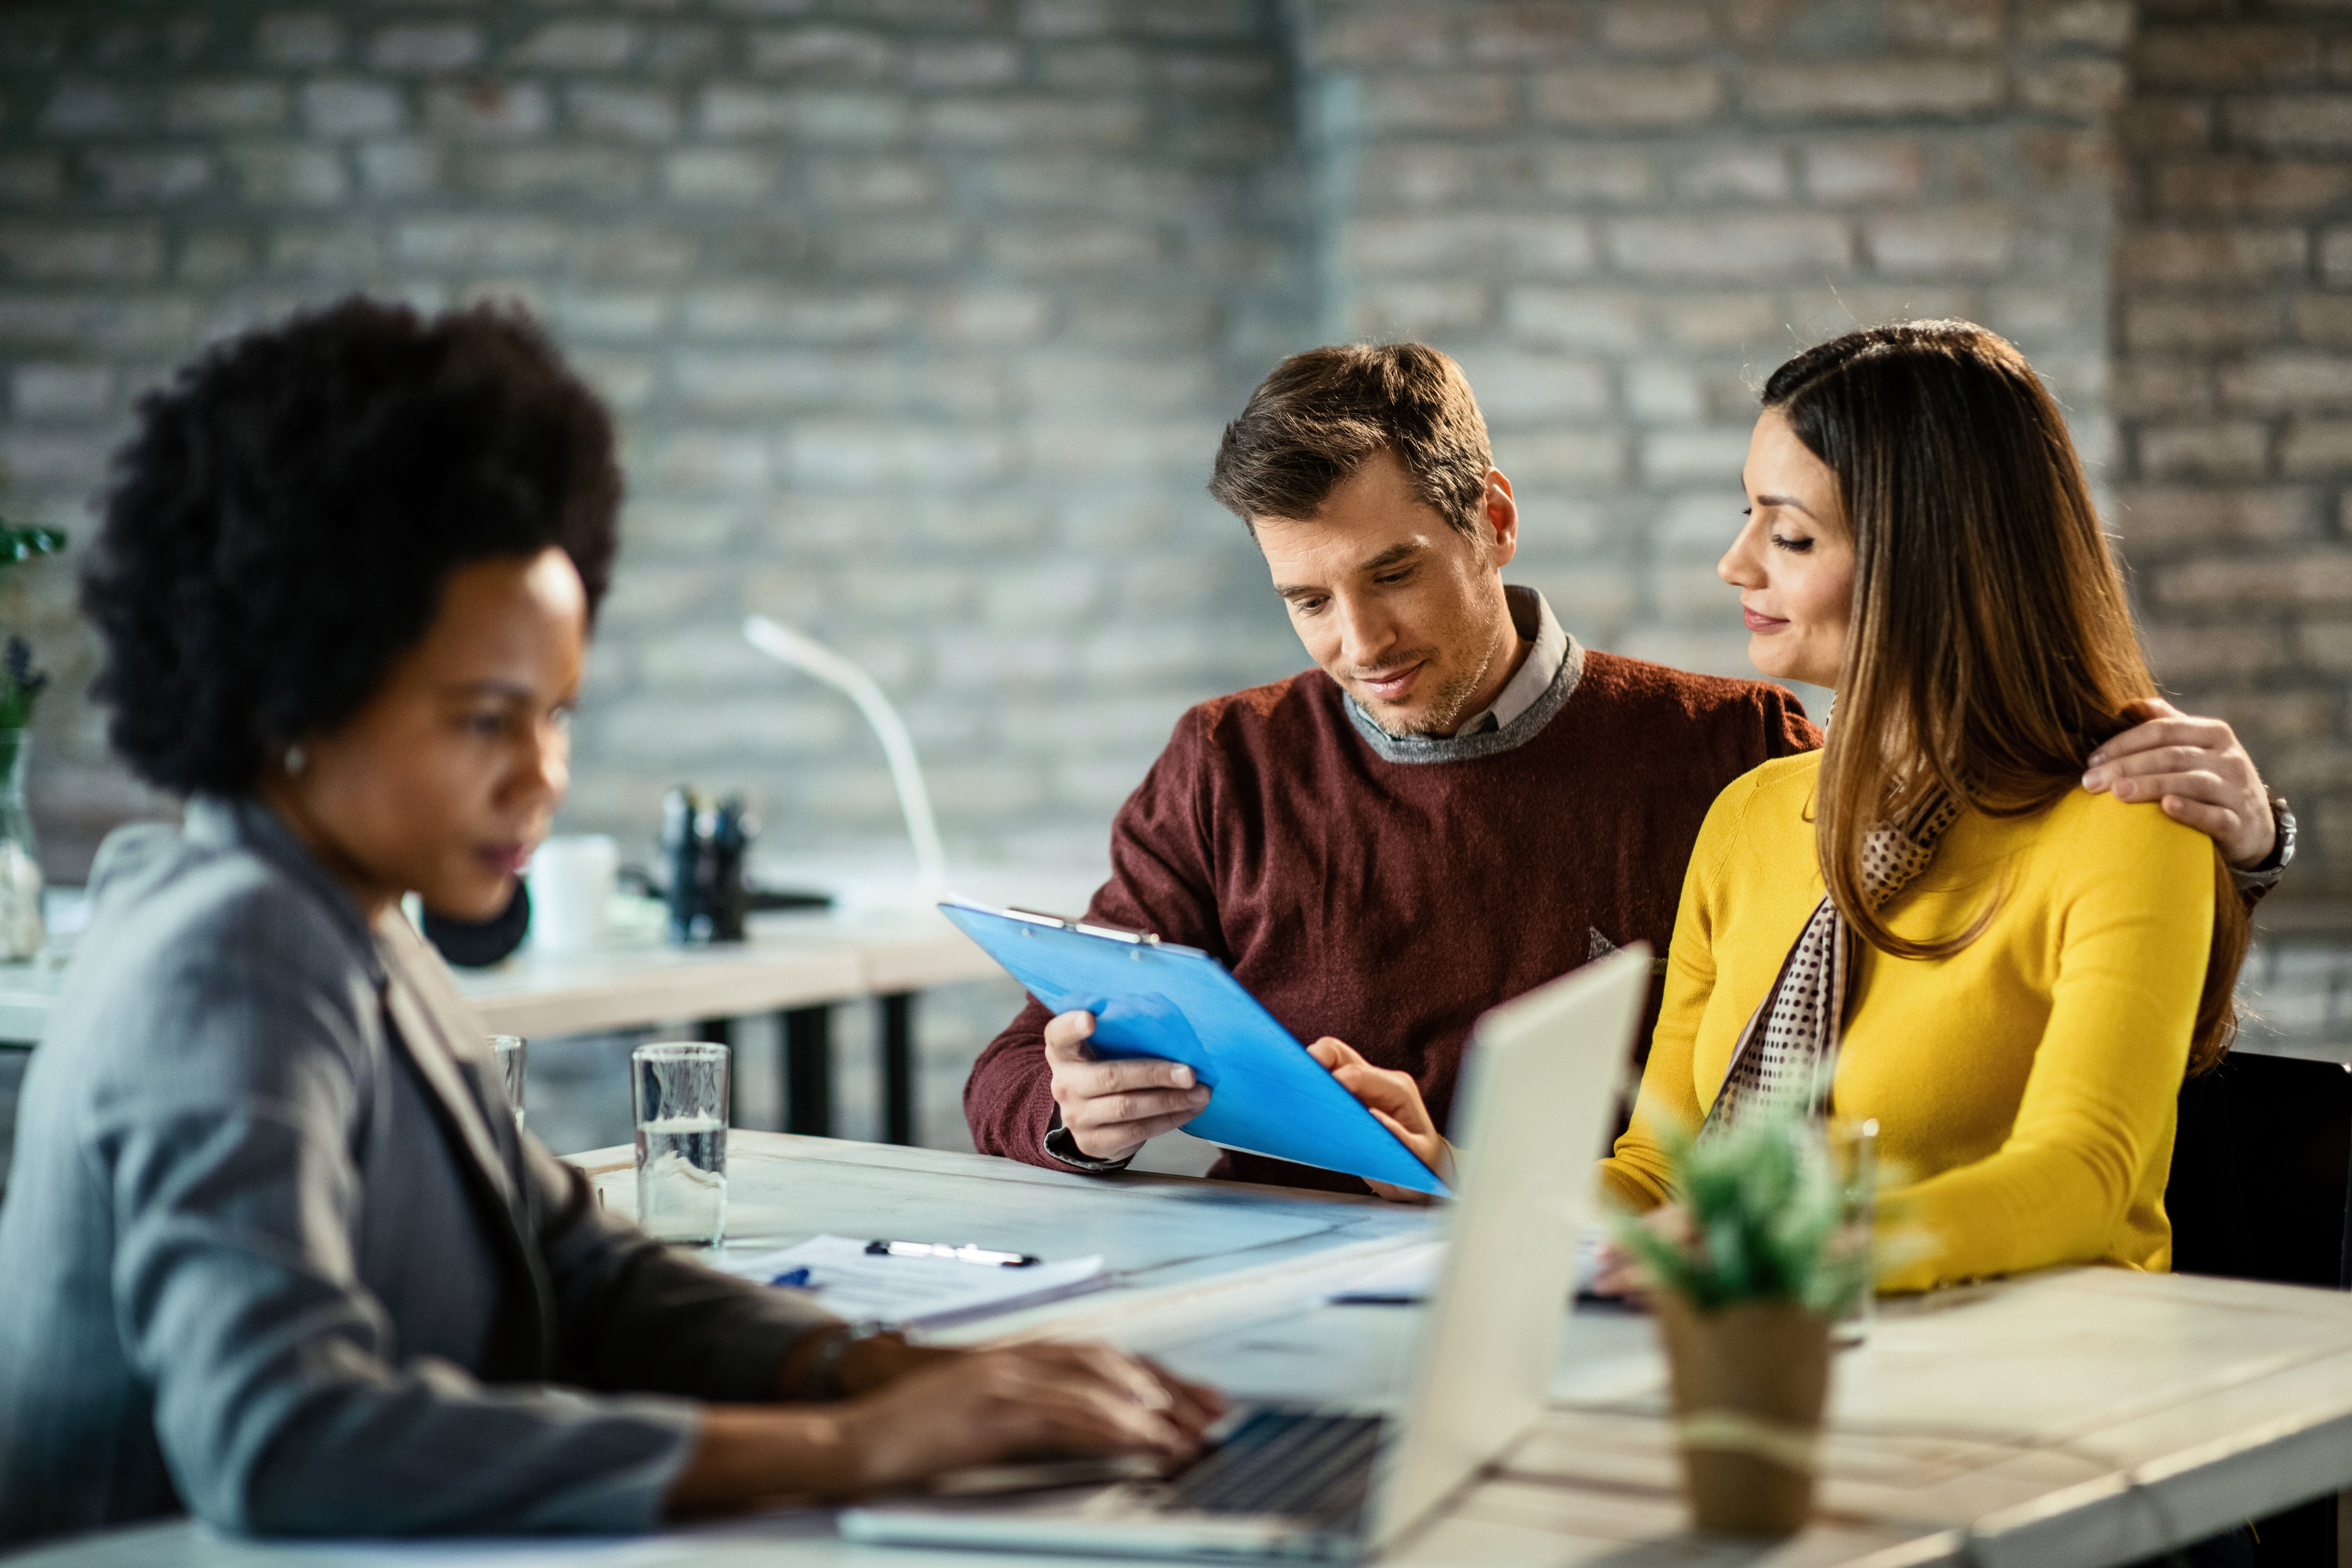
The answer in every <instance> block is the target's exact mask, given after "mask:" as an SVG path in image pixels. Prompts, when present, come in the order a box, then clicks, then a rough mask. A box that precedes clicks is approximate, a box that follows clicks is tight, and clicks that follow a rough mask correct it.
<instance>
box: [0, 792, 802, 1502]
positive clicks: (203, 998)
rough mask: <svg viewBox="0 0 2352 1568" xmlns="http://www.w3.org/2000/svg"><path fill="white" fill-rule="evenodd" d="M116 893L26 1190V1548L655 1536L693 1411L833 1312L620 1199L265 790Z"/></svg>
mask: <svg viewBox="0 0 2352 1568" xmlns="http://www.w3.org/2000/svg"><path fill="white" fill-rule="evenodd" d="M91 886H92V892H93V894H94V896H95V900H96V903H95V908H94V911H93V917H92V920H91V922H90V925H89V930H88V931H85V932H84V933H83V935H82V938H81V941H80V943H79V948H78V950H77V952H76V953H75V956H74V959H73V963H72V967H71V969H70V970H69V971H68V973H67V975H66V977H65V983H64V987H63V991H62V993H61V994H60V995H59V997H58V1005H57V1010H56V1012H55V1013H54V1014H53V1015H52V1016H51V1023H50V1027H49V1033H48V1036H47V1039H46V1040H45V1041H44V1042H43V1043H42V1045H41V1047H40V1048H39V1049H38V1050H37V1051H36V1052H35V1053H34V1057H33V1061H32V1065H31V1068H30V1070H29V1071H28V1072H27V1074H26V1080H25V1085H24V1093H23V1099H22V1101H21V1109H20V1111H19V1131H18V1134H17V1140H16V1159H15V1163H14V1164H13V1165H12V1166H11V1168H10V1172H9V1183H8V1191H7V1201H6V1203H5V1205H0V1542H18V1541H24V1540H28V1539H30V1538H33V1537H36V1536H41V1535H47V1534H53V1533H56V1532H58V1531H70V1530H86V1529H90V1528H93V1527H97V1526H100V1525H108V1524H114V1523H120V1522H122V1521H131V1520H139V1519H146V1518H151V1517H153V1516H156V1515H162V1514H169V1513H176V1512H180V1511H183V1510H184V1511H189V1512H193V1513H194V1514H196V1515H197V1516H198V1517H200V1518H202V1519H204V1520H205V1521H210V1522H211V1523H213V1524H215V1525H217V1526H220V1527H222V1528H224V1529H228V1530H233V1531H252V1532H257V1533H293V1534H338V1535H352V1536H383V1535H407V1534H416V1533H425V1532H433V1531H468V1532H471V1531H635V1530H643V1529H646V1528H647V1527H649V1526H651V1525H653V1524H655V1523H656V1522H657V1521H658V1520H659V1518H660V1515H661V1505H662V1498H663V1494H664V1492H665V1491H666V1490H667V1487H668V1485H669V1483H670V1481H671V1479H673V1478H674V1477H675V1476H676V1475H677V1471H678V1469H679V1468H680V1467H681V1466H683V1465H684V1463H685V1462H686V1459H687V1457H688V1451H689V1450H690V1448H691V1447H692V1445H693V1442H694V1438H695V1434H696V1427H697V1420H696V1415H695V1410H694V1406H693V1405H690V1404H689V1403H688V1400H720V1401H726V1400H735V1401H749V1400H758V1399H763V1398H767V1397H770V1396H771V1393H770V1391H771V1388H772V1384H773V1381H774V1378H775V1373H776V1367H777V1363H778V1361H779V1360H780V1358H781V1357H782V1355H783V1353H784V1352H785V1351H786V1350H787V1348H788V1347H789V1346H790V1345H791V1343H792V1342H793V1340H794V1339H796V1338H797V1337H798V1336H799V1335H800V1334H802V1333H803V1332H805V1331H808V1330H809V1329H811V1328H812V1327H814V1326H816V1325H818V1324H821V1323H825V1322H830V1321H833V1320H832V1319H831V1318H830V1317H829V1316H827V1315H826V1314H824V1313H823V1312H821V1311H819V1310H816V1309H815V1308H814V1307H813V1306H811V1305H809V1304H808V1303H807V1301H806V1300H804V1299H802V1298H795V1297H793V1296H789V1295H786V1294H784V1293H782V1292H778V1291H769V1290H762V1289H759V1288H757V1287H754V1286H750V1285H746V1284H743V1283H741V1282H740V1281H738V1280H735V1279H729V1278H726V1277H724V1276H722V1275H719V1274H717V1273H714V1272H712V1271H710V1270H709V1269H706V1268H701V1267H699V1266H698V1265H697V1264H695V1263H693V1262H691V1261H690V1260H688V1259H686V1258H681V1257H678V1256H677V1255H676V1254H674V1253H671V1252H669V1251H667V1250H666V1249H665V1248H663V1247H660V1246H659V1245H658V1244H656V1243H655V1242H652V1241H650V1240H648V1239H646V1237H644V1236H642V1235H640V1234H639V1233H637V1232H636V1231H635V1229H634V1228H632V1227H630V1226H626V1225H625V1224H623V1223H621V1222H620V1221H618V1220H614V1219H611V1218H608V1217H606V1216H605V1215H604V1214H602V1213H600V1212H599V1211H598V1209H597V1208H596V1206H595V1204H594V1203H593V1199H592V1195H591V1194H590V1192H589V1189H588V1185H587V1183H586V1182H585V1181H584V1180H583V1178H582V1177H581V1175H580V1174H579V1173H577V1172H576V1171H573V1170H572V1169H571V1168H570V1167H569V1166H567V1165H565V1164H563V1163H562V1162H561V1161H558V1160H556V1159H555V1158H553V1157H552V1156H551V1155H550V1154H549V1153H548V1152H546V1151H545V1150H544V1149H542V1148H541V1146H540V1145H539V1144H538V1143H537V1142H535V1141H534V1140H532V1139H530V1138H528V1137H524V1136H521V1135H520V1134H519V1133H518V1132H517V1131H516V1129H515V1125H514V1119H513V1117H512V1115H511V1114H510V1113H509V1110H508V1109H507V1105H506V1100H505V1093H504V1089H503V1088H502V1086H501V1084H500V1080H499V1074H498V1071H497V1069H496V1068H495V1067H494V1066H493V1065H492V1064H491V1062H490V1059H489V1058H488V1048H487V1047H486V1046H485V1044H484V1039H483V1033H482V1026H481V1025H480V1024H479V1023H478V1021H477V1020H475V1018H474V1017H473V1016H472V1015H471V1013H470V1012H469V1011H468V1009H467V1006H466V1005H465V1004H464V1002H463V1001H462V1000H460V999H459V997H458V996H457V992H456V990H455V988H454V987H453V986H452V985H451V984H450V983H449V977H448V974H447V972H446V970H444V969H443V968H442V967H441V964H440V962H439V960H438V958H437V957H436V955H435V954H434V953H433V952H432V951H431V950H430V949H429V948H427V947H426V946H425V943H424V942H423V941H422V940H421V939H420V938H418V937H417V936H416V934H415V931H413V930H412V929H411V928H410V927H409V925H408V922H407V921H405V920H404V919H402V918H401V916H400V915H399V914H398V912H397V911H394V913H392V914H390V915H388V916H387V917H386V918H385V919H384V920H383V921H380V922H378V924H377V925H376V926H375V928H374V929H373V930H370V929H369V928H368V927H367V926H366V925H365V924H364V923H363V922H362V920H361V918H360V914H359V911H358V910H357V908H356V906H354V905H353V904H352V901H351V900H350V899H349V898H348V897H347V896H346V895H345V894H344V893H343V892H342V891H341V889H339V888H338V887H337V886H336V885H335V883H334V882H333V881H332V880H331V879H329V877H328V876H327V874H326V872H325V871H324V870H323V869H321V868H320V866H319V865H318V863H317V862H316V861H315V860H313V859H312V858H310V855H309V854H308V853H307V852H306V851H304V850H303V848H302V847H301V846H300V845H299V842H298V841H297V840H295V838H294V837H292V835H290V834H289V832H288V831H287V830H286V829H285V828H284V827H283V826H281V825H280V824H279V823H278V820H277V818H276V817H275V816H272V815H271V814H270V813H269V812H268V810H267V809H265V808H264V807H262V806H261V805H258V804H257V803H255V802H253V801H251V800H219V799H206V798H202V797H199V798H198V799H196V800H194V801H193V802H192V803H191V804H190V805H189V808H188V813H187V823H186V826H185V827H184V829H182V830H178V831H174V830H173V829H170V828H164V827H155V826H142V827H135V828H126V829H123V830H122V831H121V832H119V833H117V834H115V835H114V836H113V837H110V838H109V839H108V840H107V843H106V846H105V847H104V848H103V849H102V850H101V851H100V858H99V864H98V868H97V869H96V871H95V872H94V873H93V875H92V879H91ZM625 1391H637V1392H635V1393H629V1392H625Z"/></svg>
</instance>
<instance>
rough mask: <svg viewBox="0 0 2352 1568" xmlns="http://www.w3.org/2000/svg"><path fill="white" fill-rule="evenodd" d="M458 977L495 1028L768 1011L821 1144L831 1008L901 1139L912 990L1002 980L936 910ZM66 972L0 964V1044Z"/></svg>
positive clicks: (555, 1029) (796, 917)
mask: <svg viewBox="0 0 2352 1568" xmlns="http://www.w3.org/2000/svg"><path fill="white" fill-rule="evenodd" d="M64 973H65V971H64V969H63V967H62V966H60V965H58V964H55V963H9V964H0V1041H5V1042H8V1043H11V1044H15V1045H18V1046H33V1045H37V1043H38V1042H39V1040H40V1038H41V1036H42V1034H43V1033H44V1032H45V1031H46V1029H47V1026H48V1016H49V1009H50V1007H51V1005H53V1004H54V1003H55V1001H56V999H57V991H58V984H60V982H61V981H62V979H63V977H64ZM455 973H456V974H457V989H458V990H460V991H461V992H463V993H464V994H466V997H467V1000H469V1001H470V1002H472V1003H473V1005H474V1006H475V1009H476V1010H477V1011H478V1012H479V1013H480V1015H481V1016H482V1022H483V1023H484V1024H485V1025H486V1026H488V1028H489V1030H490V1031H491V1032H492V1033H494V1034H501V1035H522V1036H525V1037H546V1036H553V1035H577V1034H586V1033H590V1032H592V1031H598V1030H607V1029H638V1028H648V1027H652V1026H657V1025H666V1024H677V1023H687V1024H690V1025H691V1026H693V1028H694V1030H695V1033H696V1034H697V1035H698V1037H701V1038H704V1039H713V1040H719V1041H722V1042H724V1041H728V1040H729V1039H730V1036H731V1035H732V1033H733V1030H732V1028H731V1026H730V1021H731V1020H733V1019H735V1018H739V1017H743V1016H749V1015H751V1014H755V1013H768V1012H772V1013H775V1014H777V1015H778V1016H779V1023H778V1036H779V1038H780V1040H781V1042H782V1052H783V1058H784V1059H783V1071H782V1075H781V1077H782V1082H783V1084H784V1096H785V1105H784V1110H785V1125H786V1127H787V1128H788V1129H789V1130H791V1131H794V1132H805V1133H812V1134H814V1135H817V1136H820V1137H822V1136H824V1135H826V1134H828V1133H830V1132H831V1131H832V1130H833V1048H832V1008H833V1006H834V1005H835V1004H838V1003H842V1002H854V1001H862V1000H867V999H871V1000H873V1001H874V1002H875V1004H876V1005H877V1008H878V1009H879V1012H880V1015H881V1016H880V1019H879V1024H880V1027H879V1030H878V1034H879V1037H880V1041H881V1052H880V1058H881V1060H880V1068H881V1078H882V1084H881V1089H882V1113H883V1127H884V1133H885V1136H886V1138H887V1140H888V1141H889V1142H894V1143H910V1142H913V1141H914V1120H915V1118H914V1078H915V1073H914V1015H915V997H916V994H917V993H919V992H920V991H923V990H925V989H927V988H929V987H930V986H933V985H944V984H950V983H951V982H954V981H960V980H979V979H984V978H988V977H991V976H993V975H997V974H1001V973H1003V971H1002V970H1000V969H999V968H998V967H997V966H996V964H995V963H994V961H992V959H990V958H989V956H988V955H987V954H986V953H984V952H982V951H981V950H980V949H979V948H978V947H977V946H975V945H974V944H973V943H972V942H971V939H969V938H967V937H966V936H964V935H963V933H962V932H961V931H957V930H956V929H955V928H954V927H953V926H951V925H950V924H949V923H948V921H947V920H946V918H945V917H943V916H942V915H940V913H939V911H938V910H933V909H929V908H908V909H904V910H864V911H860V912H857V913H853V914H845V915H829V914H793V915H761V916H758V917H756V918H755V921H754V924H753V930H752V935H751V940H750V941H748V942H730V943H722V944H715V945H712V946H709V947H672V946H669V945H667V943H664V942H661V941H660V940H659V938H658V936H657V935H656V934H655V933H653V932H651V931H647V932H645V933H643V934H642V935H640V936H638V937H636V938H635V940H628V939H620V940H616V941H615V942H613V943H612V944H610V945H608V946H605V947H602V948H598V949H596V950H595V951H593V952H577V953H535V952H529V951H527V950H526V951H525V952H520V953H518V954H516V955H515V956H514V957H513V958H510V959H509V960H507V961H506V962H505V963H500V964H499V965H497V966H495V967H493V968H489V969H460V970H457V971H456V972H455ZM737 1081H738V1083H739V1084H740V1074H739V1075H737Z"/></svg>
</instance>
